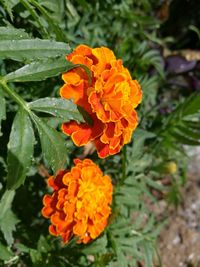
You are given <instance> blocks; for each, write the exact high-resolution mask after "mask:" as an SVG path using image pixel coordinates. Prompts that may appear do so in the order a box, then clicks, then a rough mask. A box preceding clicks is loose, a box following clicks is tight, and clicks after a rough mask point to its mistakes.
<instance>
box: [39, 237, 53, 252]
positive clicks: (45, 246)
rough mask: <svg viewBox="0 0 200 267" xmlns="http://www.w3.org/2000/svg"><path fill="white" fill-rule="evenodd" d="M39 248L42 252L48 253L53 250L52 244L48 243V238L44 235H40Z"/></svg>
mask: <svg viewBox="0 0 200 267" xmlns="http://www.w3.org/2000/svg"><path fill="white" fill-rule="evenodd" d="M37 250H38V251H39V252H41V253H47V252H48V251H50V250H51V247H50V245H49V244H48V243H47V240H46V239H45V237H44V236H43V235H41V236H40V238H39V240H38V244H37Z"/></svg>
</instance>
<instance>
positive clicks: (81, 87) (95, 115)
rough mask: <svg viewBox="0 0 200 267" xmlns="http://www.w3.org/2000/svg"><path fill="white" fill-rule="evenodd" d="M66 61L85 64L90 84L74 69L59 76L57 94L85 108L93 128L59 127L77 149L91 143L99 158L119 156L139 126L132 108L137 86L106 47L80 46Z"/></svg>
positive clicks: (73, 124)
mask: <svg viewBox="0 0 200 267" xmlns="http://www.w3.org/2000/svg"><path fill="white" fill-rule="evenodd" d="M67 60H69V61H71V62H72V63H74V64H85V65H86V66H87V67H88V68H89V69H90V70H91V73H92V83H91V84H90V83H89V81H88V77H87V75H86V73H85V71H84V70H83V69H82V68H80V67H78V68H74V69H73V70H70V71H69V72H67V73H64V74H63V75H62V79H63V80H64V82H65V84H64V85H63V86H62V88H61V89H60V94H61V96H62V97H63V98H66V99H70V98H72V99H73V101H74V103H76V104H77V105H79V106H81V107H82V108H84V109H85V110H86V111H87V112H88V113H89V115H90V116H91V117H92V119H93V125H92V126H91V125H89V124H87V123H81V124H78V123H77V122H75V121H71V122H68V123H64V124H63V125H62V130H63V132H64V133H65V134H67V135H70V136H71V137H72V140H73V141H74V143H75V144H76V145H78V146H82V145H85V144H87V143H88V142H89V141H93V143H94V144H95V146H96V148H97V153H98V155H99V157H101V158H104V157H107V156H109V155H114V154H116V153H118V152H119V151H120V149H121V147H122V146H123V145H124V144H127V143H128V142H129V141H130V139H131V135H132V132H133V131H134V129H135V128H136V127H137V124H138V117H137V113H136V111H135V108H136V107H137V106H138V104H139V103H140V102H141V99H142V91H141V88H140V85H139V83H138V82H137V80H133V79H132V78H131V75H130V73H129V71H128V69H126V68H125V67H124V66H123V64H122V60H120V59H116V57H115V55H114V53H113V52H112V51H111V50H110V49H108V48H106V47H101V48H94V49H92V48H90V47H88V46H86V45H79V46H78V47H77V48H76V49H75V50H74V51H73V52H72V53H71V54H70V55H68V56H67Z"/></svg>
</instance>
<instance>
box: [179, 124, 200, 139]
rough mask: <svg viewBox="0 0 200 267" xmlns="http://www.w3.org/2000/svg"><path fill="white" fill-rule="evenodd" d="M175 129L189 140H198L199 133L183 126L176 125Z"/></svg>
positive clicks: (199, 137)
mask: <svg viewBox="0 0 200 267" xmlns="http://www.w3.org/2000/svg"><path fill="white" fill-rule="evenodd" d="M177 129H178V131H180V132H181V133H182V134H184V135H186V136H188V137H189V138H193V139H196V140H200V132H197V131H194V130H192V129H191V128H188V127H187V126H185V125H183V126H182V125H177Z"/></svg>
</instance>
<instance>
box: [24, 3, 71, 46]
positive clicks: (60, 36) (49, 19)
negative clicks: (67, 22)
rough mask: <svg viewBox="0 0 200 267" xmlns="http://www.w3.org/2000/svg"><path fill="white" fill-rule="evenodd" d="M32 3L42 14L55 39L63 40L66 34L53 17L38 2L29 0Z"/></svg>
mask: <svg viewBox="0 0 200 267" xmlns="http://www.w3.org/2000/svg"><path fill="white" fill-rule="evenodd" d="M29 1H30V3H31V4H32V5H34V6H35V7H36V8H37V9H38V10H39V11H40V12H41V14H42V15H43V16H44V18H45V19H46V21H47V22H48V24H49V26H50V27H51V29H52V31H54V32H55V34H56V39H57V40H58V41H65V40H66V36H65V34H64V31H62V29H61V28H60V26H59V25H58V24H57V23H56V22H55V21H54V20H53V18H52V17H51V16H50V15H49V14H48V12H47V11H46V9H45V8H43V7H42V6H41V5H40V4H39V3H37V2H36V1H35V0H29Z"/></svg>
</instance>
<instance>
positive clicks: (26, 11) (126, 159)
mask: <svg viewBox="0 0 200 267" xmlns="http://www.w3.org/2000/svg"><path fill="white" fill-rule="evenodd" d="M158 8H159V5H158V1H154V0H151V1H148V0H141V1H136V0H125V1H116V0H105V1H94V0H92V1H85V0H76V1H69V0H58V1H53V0H47V1H42V0H27V1H24V0H12V1H8V0H0V76H1V77H0V143H1V147H0V172H1V179H0V196H1V198H0V211H1V212H0V266H50V267H53V266H56V267H59V266H61V267H62V266H99V267H100V266H101V267H103V266H123V267H125V266H127V267H128V266H139V263H140V264H144V266H145V267H151V266H153V262H154V259H155V257H158V255H157V250H156V239H157V236H158V234H159V231H160V229H161V227H162V226H163V223H164V222H163V220H162V221H158V219H157V217H156V215H154V214H152V211H151V210H150V208H149V205H148V203H149V202H150V203H151V204H152V203H153V204H156V203H157V201H158V199H157V197H156V196H155V195H154V194H153V190H156V191H157V192H161V193H162V194H163V195H164V197H165V198H166V199H167V200H168V201H169V203H173V204H178V202H179V201H180V199H181V198H180V192H179V187H180V186H181V185H183V184H184V183H185V164H183V162H186V156H185V153H184V147H183V145H185V144H187V145H199V144H200V126H199V125H200V123H199V121H200V116H199V113H200V96H199V92H190V93H185V92H182V91H180V88H177V87H175V89H174V87H173V88H172V87H170V85H169V83H168V78H170V75H169V73H167V71H166V68H165V66H164V63H163V61H164V58H163V57H162V53H161V52H160V48H165V47H166V46H167V44H168V41H169V39H167V38H164V37H163V38H161V37H160V32H159V27H160V26H161V22H160V21H159V20H158V19H157V18H156V10H157V9H158ZM190 29H191V30H193V31H195V32H196V33H197V34H199V30H198V29H197V28H196V27H195V28H194V27H190ZM80 43H86V44H88V45H90V46H94V47H95V46H102V45H104V46H108V47H110V48H111V49H113V50H114V51H115V53H116V54H117V57H119V58H123V62H124V64H125V66H126V67H128V68H129V69H130V71H131V73H132V76H133V77H134V78H136V79H138V80H139V81H140V84H141V86H142V90H143V102H142V104H141V105H140V108H139V110H138V112H139V117H140V125H139V128H138V129H137V130H136V132H135V133H134V135H133V138H132V141H131V143H130V144H129V145H127V146H126V147H124V148H123V151H122V152H121V153H120V154H118V155H115V156H113V157H110V158H107V159H106V160H99V159H98V158H97V156H96V154H94V155H91V158H93V159H95V161H96V162H97V163H98V164H99V165H100V166H101V167H102V169H103V170H104V172H105V173H107V174H109V175H110V176H111V177H112V180H113V185H114V187H115V192H114V201H113V207H112V210H113V212H112V216H111V217H110V221H109V226H108V227H107V229H106V230H105V232H104V233H103V234H102V235H101V236H100V237H99V238H98V239H97V240H95V241H93V242H91V244H89V245H77V244H76V242H75V241H76V240H74V239H72V240H71V241H70V242H69V243H68V244H67V245H65V246H62V245H61V243H60V239H58V238H53V237H50V236H49V235H48V233H47V229H48V223H47V222H46V221H45V220H44V219H43V218H42V217H41V213H40V211H41V207H42V196H43V195H44V194H45V193H46V192H47V188H46V183H45V179H44V178H45V177H46V176H47V175H46V172H48V173H52V171H53V173H55V172H56V171H57V170H58V169H61V168H64V167H65V168H67V167H69V165H70V164H71V162H72V160H73V158H75V157H77V156H78V155H80V154H82V152H83V150H82V149H81V148H75V147H74V146H73V145H72V142H71V141H70V140H69V138H65V137H64V136H63V135H62V134H61V133H60V131H59V128H60V123H62V122H63V121H69V120H72V119H73V120H76V121H78V122H82V121H84V120H87V114H85V113H84V114H83V112H82V111H81V110H80V109H77V107H76V106H75V105H74V104H73V102H72V101H71V100H63V99H60V98H58V89H59V87H60V85H61V79H60V77H59V75H60V74H61V73H62V72H64V71H67V70H70V69H72V68H75V67H77V65H73V64H72V63H70V62H68V61H67V60H66V59H65V56H66V54H68V53H69V52H70V51H72V48H73V47H75V46H76V45H77V44H80ZM81 67H82V68H83V69H84V70H85V71H86V73H87V74H88V78H90V73H89V71H88V69H87V68H86V67H85V66H81ZM172 89H174V90H173V91H172ZM166 110H167V111H166ZM168 110H169V111H168ZM171 161H172V162H174V163H175V164H176V165H177V171H176V172H175V173H173V172H171V170H170V169H169V168H166V164H168V163H169V162H171ZM43 165H45V166H46V167H45V172H44V171H42V168H44V167H43ZM46 168H47V169H46ZM166 172H167V174H168V175H170V177H171V184H170V185H169V186H164V185H163V184H162V178H163V177H164V176H165V175H166ZM40 174H42V175H43V177H41V175H40ZM24 203H26V205H24Z"/></svg>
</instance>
